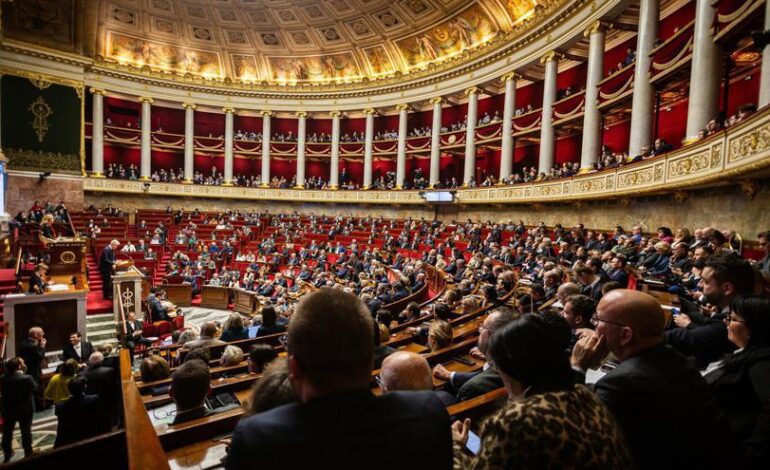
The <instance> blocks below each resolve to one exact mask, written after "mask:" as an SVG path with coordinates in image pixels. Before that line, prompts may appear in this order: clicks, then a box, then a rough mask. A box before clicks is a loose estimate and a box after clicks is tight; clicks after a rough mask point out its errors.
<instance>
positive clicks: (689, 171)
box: [83, 108, 770, 204]
mask: <svg viewBox="0 0 770 470" xmlns="http://www.w3.org/2000/svg"><path fill="white" fill-rule="evenodd" d="M767 167H770V108H766V109H764V110H763V111H761V112H760V113H758V114H756V115H754V116H752V117H751V118H750V119H748V120H746V121H744V122H742V123H740V124H738V125H736V126H734V127H732V128H730V129H728V130H726V131H723V132H720V133H717V134H714V135H712V136H710V137H709V138H707V139H704V140H702V141H699V142H697V143H694V144H691V145H689V146H686V147H683V148H681V149H679V150H676V151H673V152H670V153H668V154H665V155H661V156H660V157H656V158H652V159H649V160H645V161H642V162H639V163H635V164H631V165H627V166H623V167H620V168H616V169H612V170H606V171H602V172H599V173H589V174H586V175H580V176H574V177H572V178H564V179H560V180H551V181H543V182H536V183H526V184H519V185H514V186H494V187H483V188H474V189H458V190H457V192H456V200H457V202H458V203H460V204H489V203H495V204H500V203H508V204H518V203H542V202H566V201H577V200H585V199H608V198H625V197H631V196H637V195H642V194H649V193H655V192H670V191H679V190H682V189H686V188H690V187H697V186H702V185H706V184H713V183H724V184H729V181H728V178H735V177H742V176H747V177H748V176H751V175H752V174H754V173H756V172H758V171H759V170H762V169H765V168H767ZM147 184H148V186H147V187H146V188H145V183H143V182H139V181H125V180H110V179H94V178H85V179H84V180H83V186H84V190H85V191H88V192H97V193H98V192H106V193H128V194H149V195H157V196H183V197H208V198H222V199H226V198H235V199H250V200H281V201H297V202H308V201H310V202H321V203H327V202H328V203H351V204H424V201H423V198H422V197H421V196H420V192H419V191H332V190H303V189H271V188H240V187H224V186H198V185H183V184H173V183H147Z"/></svg>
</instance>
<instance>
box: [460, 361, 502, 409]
mask: <svg viewBox="0 0 770 470" xmlns="http://www.w3.org/2000/svg"><path fill="white" fill-rule="evenodd" d="M452 384H453V385H454V386H455V387H456V388H458V390H457V399H458V400H460V401H464V400H470V399H471V398H475V397H477V396H479V395H483V394H485V393H487V392H491V391H492V390H495V389H497V388H500V387H502V386H503V379H502V378H500V374H499V373H498V372H497V369H495V368H494V367H491V366H490V367H488V368H487V370H484V371H481V372H479V373H470V372H469V373H462V372H460V373H455V375H454V380H452Z"/></svg>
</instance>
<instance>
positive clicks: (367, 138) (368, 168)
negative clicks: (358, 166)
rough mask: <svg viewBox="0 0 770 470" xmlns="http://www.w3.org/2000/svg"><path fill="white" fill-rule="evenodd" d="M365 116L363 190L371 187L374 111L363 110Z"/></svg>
mask: <svg viewBox="0 0 770 470" xmlns="http://www.w3.org/2000/svg"><path fill="white" fill-rule="evenodd" d="M364 114H365V115H366V134H365V135H364V185H363V189H369V188H371V187H372V151H373V146H374V110H373V109H371V108H369V109H365V110H364Z"/></svg>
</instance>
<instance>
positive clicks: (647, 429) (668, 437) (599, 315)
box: [572, 289, 731, 468]
mask: <svg viewBox="0 0 770 470" xmlns="http://www.w3.org/2000/svg"><path fill="white" fill-rule="evenodd" d="M592 322H593V323H594V325H595V326H596V331H595V334H587V335H584V336H583V338H581V339H580V340H579V341H578V343H577V344H576V345H575V350H574V351H573V354H572V364H573V367H575V368H581V369H585V368H586V366H587V365H588V364H589V363H590V362H591V360H592V358H590V356H591V355H592V354H601V353H602V352H606V350H609V351H610V352H612V353H613V354H614V355H615V357H616V358H617V360H618V361H619V362H620V365H619V366H618V367H616V368H615V369H613V370H612V371H610V372H609V373H608V374H607V375H605V376H604V377H602V378H601V379H600V380H599V381H598V382H597V383H596V385H595V391H596V394H597V395H598V396H599V398H600V399H601V400H602V401H603V402H604V404H605V405H606V406H607V407H608V408H609V409H610V410H611V411H612V413H613V414H614V416H615V418H616V419H617V421H618V424H619V425H620V427H621V428H622V429H623V432H624V434H625V437H626V442H627V443H628V445H629V448H630V449H631V452H632V455H633V457H634V460H635V461H636V466H637V467H638V468H653V467H655V468H661V467H663V468H726V467H728V466H729V465H727V463H726V457H727V456H729V455H730V454H729V452H730V450H731V448H730V446H729V445H728V440H729V436H730V431H729V429H728V428H727V424H726V421H725V419H724V415H723V413H722V411H721V409H720V408H719V406H718V405H717V402H716V399H715V398H714V396H713V395H712V393H711V391H710V390H709V388H708V385H707V384H706V381H705V380H704V379H703V377H701V375H700V373H699V372H698V370H697V369H696V368H695V367H694V366H693V365H692V364H691V363H690V361H688V360H687V358H685V357H684V356H682V355H681V354H679V353H678V352H677V351H676V350H675V349H673V348H672V347H670V346H667V345H665V344H664V343H663V328H664V324H665V317H664V315H663V310H662V309H661V307H660V304H659V303H658V302H657V301H656V300H655V299H654V298H653V297H652V296H650V295H649V294H646V293H643V292H639V291H633V290H627V289H616V290H613V291H610V292H608V293H607V294H606V295H605V296H604V297H603V298H602V300H601V301H600V302H599V305H598V306H597V309H596V315H594V318H593V320H592ZM586 353H588V354H586Z"/></svg>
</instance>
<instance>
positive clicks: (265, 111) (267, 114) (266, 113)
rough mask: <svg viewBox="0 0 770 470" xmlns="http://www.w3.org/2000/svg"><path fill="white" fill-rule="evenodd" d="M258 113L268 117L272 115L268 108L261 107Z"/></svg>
mask: <svg viewBox="0 0 770 470" xmlns="http://www.w3.org/2000/svg"><path fill="white" fill-rule="evenodd" d="M259 114H261V115H262V117H263V118H264V117H265V116H268V117H272V116H273V112H272V111H270V110H268V109H263V110H262V111H260V112H259Z"/></svg>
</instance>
